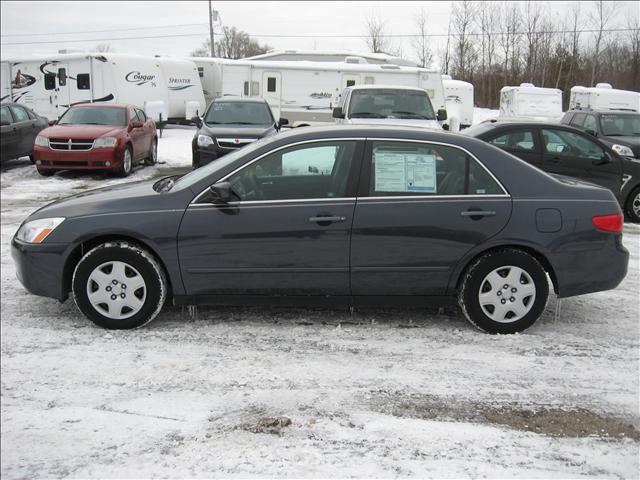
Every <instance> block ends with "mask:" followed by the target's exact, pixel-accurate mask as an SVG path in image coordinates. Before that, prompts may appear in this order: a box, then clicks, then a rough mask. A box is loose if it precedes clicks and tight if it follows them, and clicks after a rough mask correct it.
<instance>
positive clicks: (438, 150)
mask: <svg viewBox="0 0 640 480" xmlns="http://www.w3.org/2000/svg"><path fill="white" fill-rule="evenodd" d="M622 222H623V217H622V213H621V211H620V207H619V205H618V203H617V201H616V199H615V197H614V196H613V195H612V194H611V192H610V191H608V190H606V189H603V188H600V187H597V186H594V185H591V184H586V183H581V182H579V181H576V180H572V179H564V178H563V177H561V178H554V177H552V176H549V175H547V174H546V173H544V172H542V171H540V170H538V169H537V168H534V167H532V166H530V165H528V164H527V163H526V162H523V161H521V160H519V159H517V158H515V157H514V156H512V155H509V154H507V153H505V152H503V151H501V150H500V149H498V148H495V147H493V146H491V145H489V144H487V143H484V142H481V141H478V140H476V139H474V138H470V137H466V136H463V135H454V134H449V133H445V132H440V133H438V132H428V131H425V130H424V129H409V128H399V127H373V126H346V127H345V126H330V127H319V128H318V127H316V128H313V127H309V128H305V129H296V130H292V131H289V132H286V133H283V134H280V135H276V136H273V137H269V138H263V139H260V140H257V141H255V142H253V143H251V144H250V145H247V146H246V147H244V148H242V149H239V150H236V151H235V152H233V153H230V154H228V155H226V156H225V157H224V158H222V159H220V160H218V161H216V162H212V163H210V164H209V165H207V166H205V167H203V168H199V169H197V170H194V171H192V172H191V173H189V174H187V175H185V176H182V177H178V178H175V177H168V178H165V179H161V180H158V181H155V182H149V181H145V182H138V183H134V184H130V185H120V186H112V187H107V188H102V189H99V190H94V191H92V192H86V193H82V194H79V195H75V196H72V197H69V198H66V199H63V200H59V201H57V202H54V203H52V204H50V205H48V206H46V207H44V208H41V209H40V210H38V211H37V212H35V213H33V214H32V215H31V216H29V217H28V218H27V219H26V220H25V221H24V222H23V224H22V225H21V226H20V228H19V230H18V232H17V233H16V235H15V236H14V238H13V240H12V255H13V257H14V260H15V262H16V266H17V268H16V270H17V274H18V278H19V279H20V280H21V281H22V283H23V284H24V285H25V287H26V288H27V289H28V290H29V291H31V292H32V293H34V294H36V295H43V296H47V297H53V298H56V299H58V300H60V301H64V300H65V299H66V298H67V296H68V294H69V292H70V291H72V292H73V297H74V299H75V301H76V304H77V305H78V307H79V308H80V310H81V311H82V312H84V314H85V315H86V316H87V317H88V318H90V319H91V320H92V321H93V322H95V323H96V324H98V325H101V326H103V327H106V328H133V327H138V326H140V325H143V324H145V323H147V322H149V321H150V320H152V319H153V318H154V317H155V316H156V315H157V314H158V312H159V311H160V309H161V308H162V306H163V305H164V303H165V301H166V300H167V298H171V299H172V301H173V303H174V304H176V305H180V304H181V305H185V304H186V305H197V304H205V303H208V304H217V305H225V304H227V305H228V304H234V305H238V304H239V305H243V304H246V303H260V304H264V303H277V304H293V305H300V304H314V305H316V304H323V305H329V306H332V307H336V306H344V307H347V306H352V307H358V306H361V305H381V304H400V305H407V304H414V305H420V304H426V303H433V302H438V303H441V302H455V301H457V302H458V303H459V304H460V306H461V307H462V311H463V312H464V315H465V316H466V317H467V318H468V319H469V321H470V322H472V323H473V324H474V325H476V326H477V327H479V328H481V329H483V330H485V331H488V332H496V333H512V332H518V331H521V330H523V329H525V328H527V327H529V326H530V325H532V324H533V323H534V322H535V321H536V320H537V319H538V318H539V317H540V316H541V314H542V312H543V311H544V308H545V305H546V302H547V298H548V293H549V282H548V278H550V279H551V282H552V283H553V288H554V289H555V291H556V293H557V294H558V296H559V297H570V296H573V295H581V294H586V293H591V292H597V291H601V290H607V289H611V288H615V287H616V286H617V285H618V284H619V283H620V281H621V280H622V279H623V278H624V276H625V274H626V271H627V262H628V252H627V251H626V250H625V248H624V247H623V245H622Z"/></svg>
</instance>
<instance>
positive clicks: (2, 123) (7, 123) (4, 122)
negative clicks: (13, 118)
mask: <svg viewBox="0 0 640 480" xmlns="http://www.w3.org/2000/svg"><path fill="white" fill-rule="evenodd" d="M7 125H11V124H10V123H9V122H7V121H6V120H2V121H0V126H3V127H6V126H7Z"/></svg>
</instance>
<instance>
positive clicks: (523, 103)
mask: <svg viewBox="0 0 640 480" xmlns="http://www.w3.org/2000/svg"><path fill="white" fill-rule="evenodd" d="M561 118H562V91H561V90H558V89H557V88H540V87H535V86H533V84H531V83H521V84H520V86H519V87H502V89H501V90H500V114H499V115H498V120H516V121H519V120H533V121H547V122H554V123H555V122H559V121H560V119H561Z"/></svg>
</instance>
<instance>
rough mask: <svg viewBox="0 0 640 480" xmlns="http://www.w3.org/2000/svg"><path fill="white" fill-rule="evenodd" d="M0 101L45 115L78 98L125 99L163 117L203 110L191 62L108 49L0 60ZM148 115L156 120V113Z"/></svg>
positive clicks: (181, 116) (59, 111)
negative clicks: (0, 72) (111, 51)
mask: <svg viewBox="0 0 640 480" xmlns="http://www.w3.org/2000/svg"><path fill="white" fill-rule="evenodd" d="M1 87H2V92H1V95H0V97H1V99H2V101H14V102H17V103H22V104H24V105H26V106H27V107H29V108H31V109H33V110H34V111H35V112H37V113H38V114H40V115H42V116H44V117H47V118H48V119H50V120H54V119H57V118H58V117H59V116H60V115H61V114H62V112H64V111H65V110H66V109H67V108H68V107H69V106H70V105H74V104H77V103H84V102H117V103H130V104H133V105H136V106H138V107H140V108H143V109H146V106H147V104H148V103H152V104H153V105H154V108H153V109H152V110H153V112H155V113H156V114H157V116H159V115H160V113H162V114H163V120H170V121H171V120H181V121H184V120H185V119H190V118H191V117H192V116H194V115H195V111H196V110H197V111H198V112H199V113H203V112H204V109H205V100H204V95H203V93H202V87H201V84H200V78H199V77H198V70H197V68H196V66H195V65H194V64H193V62H190V61H187V60H181V59H174V58H161V57H145V56H140V55H125V54H113V53H71V54H58V55H52V56H48V57H44V56H43V57H39V58H23V59H12V60H3V61H2V79H1ZM152 118H154V119H155V120H159V118H157V117H156V115H152Z"/></svg>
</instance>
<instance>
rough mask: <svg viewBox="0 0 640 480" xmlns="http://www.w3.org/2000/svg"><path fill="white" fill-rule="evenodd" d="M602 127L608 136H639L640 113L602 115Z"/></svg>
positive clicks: (604, 133)
mask: <svg viewBox="0 0 640 480" xmlns="http://www.w3.org/2000/svg"><path fill="white" fill-rule="evenodd" d="M600 127H601V129H602V134H603V135H605V136H607V137H637V136H638V135H640V115H619V114H606V115H601V116H600Z"/></svg>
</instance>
